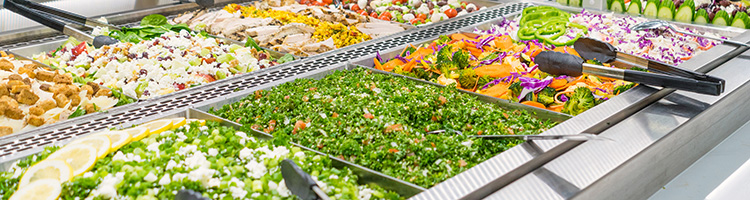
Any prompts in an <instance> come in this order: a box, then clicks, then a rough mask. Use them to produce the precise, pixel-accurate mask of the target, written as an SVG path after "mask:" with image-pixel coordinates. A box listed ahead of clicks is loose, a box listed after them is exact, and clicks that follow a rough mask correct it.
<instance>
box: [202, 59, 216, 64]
mask: <svg viewBox="0 0 750 200" xmlns="http://www.w3.org/2000/svg"><path fill="white" fill-rule="evenodd" d="M214 61H216V58H203V62H206V64H211V63H213V62H214Z"/></svg>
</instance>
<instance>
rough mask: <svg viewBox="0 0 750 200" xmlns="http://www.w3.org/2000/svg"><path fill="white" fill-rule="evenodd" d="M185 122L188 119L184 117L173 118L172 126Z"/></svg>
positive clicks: (175, 126) (178, 125)
mask: <svg viewBox="0 0 750 200" xmlns="http://www.w3.org/2000/svg"><path fill="white" fill-rule="evenodd" d="M185 123H187V120H185V118H184V117H178V118H172V128H177V127H180V126H182V125H185Z"/></svg>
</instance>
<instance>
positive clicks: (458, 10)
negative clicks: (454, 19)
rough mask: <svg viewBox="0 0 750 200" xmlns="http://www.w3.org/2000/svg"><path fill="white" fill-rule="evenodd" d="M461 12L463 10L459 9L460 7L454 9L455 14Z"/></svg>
mask: <svg viewBox="0 0 750 200" xmlns="http://www.w3.org/2000/svg"><path fill="white" fill-rule="evenodd" d="M462 10H464V9H463V8H461V7H458V8H456V12H461V11H462Z"/></svg>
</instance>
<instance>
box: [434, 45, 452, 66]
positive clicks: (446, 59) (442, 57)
mask: <svg viewBox="0 0 750 200" xmlns="http://www.w3.org/2000/svg"><path fill="white" fill-rule="evenodd" d="M451 49H452V48H451V46H450V45H446V46H445V47H443V48H442V49H440V51H438V52H437V63H438V64H440V63H450V62H451V57H453V52H451Z"/></svg>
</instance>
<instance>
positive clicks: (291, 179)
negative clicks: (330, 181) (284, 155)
mask: <svg viewBox="0 0 750 200" xmlns="http://www.w3.org/2000/svg"><path fill="white" fill-rule="evenodd" d="M281 176H282V177H284V182H285V183H286V187H287V188H289V190H290V191H292V194H294V195H297V197H299V199H302V200H316V199H322V200H328V199H329V198H328V195H326V193H325V192H323V190H321V189H320V187H318V184H317V183H315V180H313V179H312V177H310V175H309V174H307V173H305V171H302V168H300V167H299V166H297V164H295V163H294V161H292V160H289V159H284V160H282V161H281Z"/></svg>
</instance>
